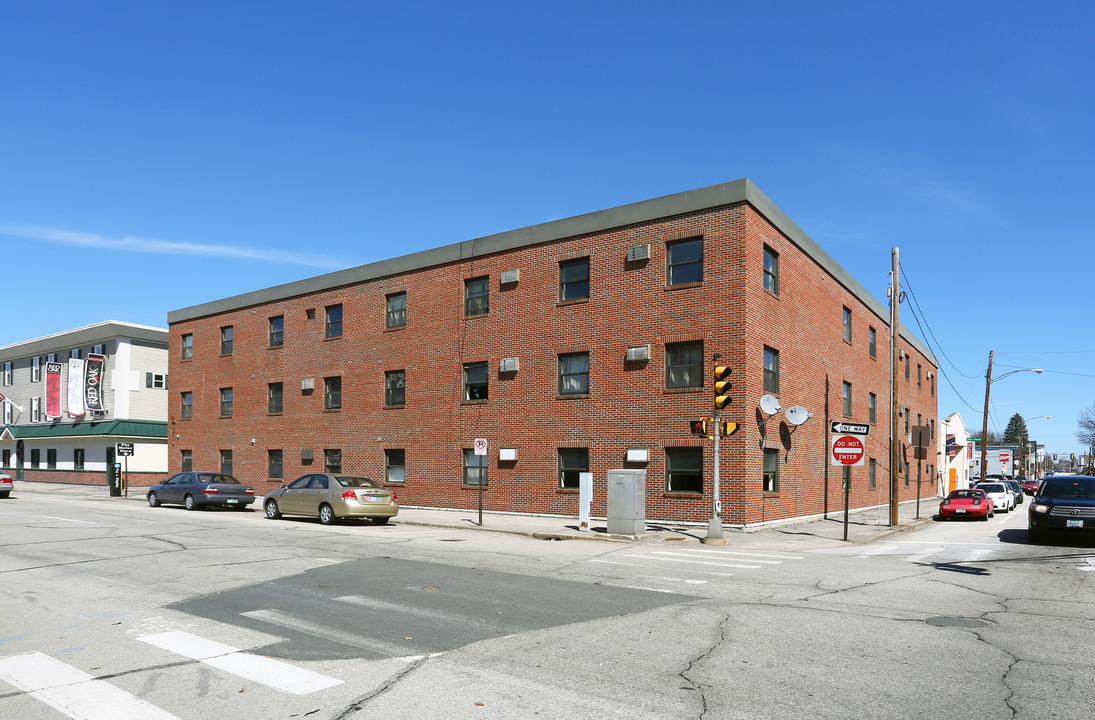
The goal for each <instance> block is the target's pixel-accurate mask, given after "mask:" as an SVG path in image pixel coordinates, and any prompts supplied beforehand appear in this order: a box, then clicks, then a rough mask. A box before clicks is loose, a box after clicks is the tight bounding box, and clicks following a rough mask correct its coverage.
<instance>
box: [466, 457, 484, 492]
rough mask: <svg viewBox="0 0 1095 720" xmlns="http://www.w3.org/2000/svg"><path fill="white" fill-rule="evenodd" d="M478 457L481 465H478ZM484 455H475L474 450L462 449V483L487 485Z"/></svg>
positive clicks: (476, 485)
mask: <svg viewBox="0 0 1095 720" xmlns="http://www.w3.org/2000/svg"><path fill="white" fill-rule="evenodd" d="M480 459H482V461H483V466H482V467H480V466H479V462H480ZM486 459H487V458H486V456H484V455H476V454H475V450H464V484H465V485H472V486H475V487H479V486H480V485H482V486H483V487H486V486H487V465H486Z"/></svg>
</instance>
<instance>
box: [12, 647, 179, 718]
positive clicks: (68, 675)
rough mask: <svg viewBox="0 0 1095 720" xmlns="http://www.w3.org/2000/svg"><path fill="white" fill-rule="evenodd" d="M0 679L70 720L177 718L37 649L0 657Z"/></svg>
mask: <svg viewBox="0 0 1095 720" xmlns="http://www.w3.org/2000/svg"><path fill="white" fill-rule="evenodd" d="M0 679H3V680H6V681H7V682H9V683H10V684H12V685H14V686H15V687H17V688H19V689H20V690H23V691H25V692H26V693H27V694H28V695H29V696H30V697H33V698H34V699H36V700H40V701H41V702H43V703H45V704H46V705H49V706H50V707H52V708H54V709H55V710H57V711H59V712H61V713H64V714H65V715H67V716H68V717H70V718H74V720H179V718H177V717H176V716H174V715H172V714H171V713H168V712H165V711H163V710H161V709H160V708H158V707H156V706H155V705H151V704H149V703H147V702H145V701H144V700H141V699H140V698H137V697H135V696H133V695H130V694H129V693H127V692H125V691H124V690H121V689H119V688H116V687H114V686H113V685H111V684H110V683H108V682H105V681H103V680H96V679H95V678H94V677H92V676H91V675H89V674H87V673H86V672H84V671H83V670H77V669H76V668H74V667H72V666H71V665H66V664H65V663H63V662H61V661H60V660H54V659H53V658H51V657H49V656H48V655H45V654H43V653H40V652H32V653H26V654H24V655H11V656H9V657H6V658H0Z"/></svg>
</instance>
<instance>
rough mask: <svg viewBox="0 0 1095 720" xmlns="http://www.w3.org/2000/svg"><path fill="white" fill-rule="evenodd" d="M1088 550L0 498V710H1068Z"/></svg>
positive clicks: (991, 532) (1084, 682) (1020, 520)
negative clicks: (650, 532) (604, 537)
mask: <svg viewBox="0 0 1095 720" xmlns="http://www.w3.org/2000/svg"><path fill="white" fill-rule="evenodd" d="M1092 547H1093V543H1091V542H1086V543H1081V544H1080V546H1077V545H1076V544H1074V543H1070V544H1069V545H1038V546H1032V545H1029V544H1027V542H1026V531H1025V507H1024V508H1020V510H1019V511H1017V512H1015V513H1012V514H1010V515H998V516H997V517H996V518H995V519H994V520H992V521H990V522H987V523H985V522H948V523H932V524H930V525H928V526H926V527H924V528H923V529H921V530H918V531H916V532H910V533H903V534H898V535H893V536H890V537H888V538H885V539H883V540H880V541H878V542H874V543H867V544H848V543H841V542H839V541H832V540H828V539H825V538H817V539H816V540H812V539H807V540H806V541H804V539H803V537H802V536H794V537H792V536H791V535H790V534H788V535H787V540H786V541H781V540H780V538H779V537H778V536H766V537H764V538H757V537H749V536H746V537H742V538H740V539H738V538H735V539H734V541H733V542H732V543H731V544H730V545H728V546H707V545H695V544H691V545H688V546H685V545H683V544H680V543H676V544H674V543H672V542H659V543H641V544H626V543H604V542H583V541H573V542H546V541H539V540H535V539H531V538H526V537H519V536H514V535H507V534H494V533H487V532H476V531H463V530H449V529H444V528H427V527H411V526H401V525H399V524H394V525H390V526H384V527H375V526H370V525H340V526H332V527H324V526H321V525H319V524H318V522H316V521H314V520H292V521H280V522H272V521H268V520H265V519H264V518H262V516H261V513H260V512H247V513H239V512H231V511H207V512H186V511H184V510H182V509H175V508H157V509H152V508H148V507H145V506H143V505H140V504H137V503H111V502H103V501H98V500H88V499H83V498H78V497H63V496H53V495H49V494H44V493H35V494H29V493H28V494H25V495H18V494H14V495H13V496H12V498H10V499H9V500H7V501H0V717H2V718H12V719H18V720H24V719H25V720H37V719H39V718H43V719H47V718H64V717H72V718H81V720H107V719H108V718H109V720H126V719H127V718H142V719H149V718H151V719H153V720H161V719H162V720H170V719H171V718H178V719H180V720H210V719H216V718H240V717H250V718H305V717H307V718H317V719H318V718H340V719H341V718H353V719H354V720H364V719H366V718H446V719H448V718H454V719H459V718H537V717H545V718H547V717H550V718H553V719H554V718H591V717H596V718H630V719H634V718H652V719H653V718H669V717H673V718H750V719H754V720H755V719H756V718H790V717H795V718H798V717H801V716H804V715H805V716H809V717H812V718H814V717H820V718H841V719H844V718H849V717H870V718H912V717H932V718H934V717H951V716H955V715H961V716H962V717H964V718H1002V717H1009V718H1011V717H1015V718H1032V719H1033V718H1051V717H1060V718H1075V717H1086V716H1087V715H1089V714H1090V707H1091V701H1090V688H1091V687H1093V686H1095V670H1093V669H1092V665H1091V663H1090V660H1089V658H1088V657H1087V652H1088V650H1089V647H1090V638H1091V637H1093V636H1095V634H1093V631H1095V627H1093V625H1095V620H1093V619H1092V618H1095V599H1093V598H1095V596H1093V594H1092V592H1091V589H1092V586H1091V583H1092V582H1093V572H1095V552H1093V550H1092Z"/></svg>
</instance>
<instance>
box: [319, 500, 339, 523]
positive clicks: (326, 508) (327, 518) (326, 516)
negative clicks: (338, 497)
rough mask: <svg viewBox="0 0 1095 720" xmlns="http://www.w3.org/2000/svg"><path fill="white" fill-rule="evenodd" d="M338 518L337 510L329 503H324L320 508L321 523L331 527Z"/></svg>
mask: <svg viewBox="0 0 1095 720" xmlns="http://www.w3.org/2000/svg"><path fill="white" fill-rule="evenodd" d="M337 519H338V518H336V517H335V510H334V508H332V507H331V506H330V505H328V504H327V503H323V504H322V505H320V506H319V521H320V523H322V524H324V525H330V524H331V523H333V522H334V521H335V520H337Z"/></svg>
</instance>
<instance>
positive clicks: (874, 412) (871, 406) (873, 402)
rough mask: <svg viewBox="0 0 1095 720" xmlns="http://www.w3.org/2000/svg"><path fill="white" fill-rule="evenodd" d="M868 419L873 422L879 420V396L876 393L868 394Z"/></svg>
mask: <svg viewBox="0 0 1095 720" xmlns="http://www.w3.org/2000/svg"><path fill="white" fill-rule="evenodd" d="M867 420H868V421H869V422H871V423H876V422H878V396H877V395H875V394H874V393H868V394H867Z"/></svg>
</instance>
